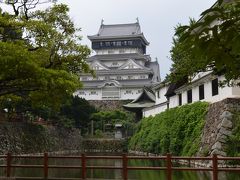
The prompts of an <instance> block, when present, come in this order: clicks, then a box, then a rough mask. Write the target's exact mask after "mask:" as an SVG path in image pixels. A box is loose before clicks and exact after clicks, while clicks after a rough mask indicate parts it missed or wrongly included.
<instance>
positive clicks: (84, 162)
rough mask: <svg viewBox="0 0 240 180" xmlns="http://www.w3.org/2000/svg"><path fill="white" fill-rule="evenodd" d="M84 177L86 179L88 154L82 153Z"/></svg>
mask: <svg viewBox="0 0 240 180" xmlns="http://www.w3.org/2000/svg"><path fill="white" fill-rule="evenodd" d="M82 179H86V156H85V154H82Z"/></svg>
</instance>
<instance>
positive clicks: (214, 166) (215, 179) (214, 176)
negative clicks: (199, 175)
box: [212, 154, 218, 180]
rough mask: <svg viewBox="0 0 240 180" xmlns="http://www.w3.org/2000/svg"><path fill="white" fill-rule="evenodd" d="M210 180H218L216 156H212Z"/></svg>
mask: <svg viewBox="0 0 240 180" xmlns="http://www.w3.org/2000/svg"><path fill="white" fill-rule="evenodd" d="M212 180H218V159H217V155H216V154H213V156H212Z"/></svg>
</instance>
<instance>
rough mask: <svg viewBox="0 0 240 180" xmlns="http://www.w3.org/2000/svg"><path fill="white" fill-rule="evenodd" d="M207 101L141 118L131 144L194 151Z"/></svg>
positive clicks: (177, 151)
mask: <svg viewBox="0 0 240 180" xmlns="http://www.w3.org/2000/svg"><path fill="white" fill-rule="evenodd" d="M207 109H208V103H206V102H196V103H193V104H188V105H183V106H181V107H176V108H172V109H169V110H166V111H165V112H162V113H160V114H158V115H156V116H155V117H152V116H150V117H148V118H144V119H143V120H142V121H140V124H139V127H138V130H137V132H136V133H135V135H134V136H133V137H132V138H131V139H130V142H129V148H130V149H134V150H139V151H147V152H151V153H159V154H165V153H172V154H174V155H188V156H191V155H194V154H195V153H196V152H197V151H198V148H199V143H200V136H201V133H202V129H203V126H204V118H205V114H206V113H207Z"/></svg>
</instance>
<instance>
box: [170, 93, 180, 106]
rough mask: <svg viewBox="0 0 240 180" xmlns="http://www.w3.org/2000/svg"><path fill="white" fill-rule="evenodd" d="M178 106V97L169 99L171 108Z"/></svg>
mask: <svg viewBox="0 0 240 180" xmlns="http://www.w3.org/2000/svg"><path fill="white" fill-rule="evenodd" d="M176 106H178V96H177V95H175V96H172V97H170V98H169V108H174V107H176Z"/></svg>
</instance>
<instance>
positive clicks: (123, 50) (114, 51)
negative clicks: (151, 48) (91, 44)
mask: <svg viewBox="0 0 240 180" xmlns="http://www.w3.org/2000/svg"><path fill="white" fill-rule="evenodd" d="M95 52H96V54H97V55H102V54H128V53H142V51H141V49H138V48H119V49H104V50H95Z"/></svg>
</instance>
